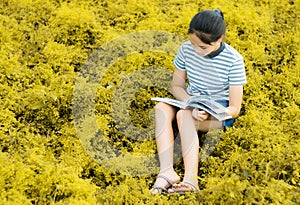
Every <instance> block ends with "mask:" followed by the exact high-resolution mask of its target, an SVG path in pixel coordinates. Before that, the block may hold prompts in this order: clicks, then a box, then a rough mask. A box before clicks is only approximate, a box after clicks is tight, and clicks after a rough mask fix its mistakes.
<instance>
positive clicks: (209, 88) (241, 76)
mask: <svg viewBox="0 0 300 205" xmlns="http://www.w3.org/2000/svg"><path fill="white" fill-rule="evenodd" d="M174 65H175V67H176V68H177V69H179V70H183V71H186V72H187V77H188V81H189V83H188V87H187V92H188V94H190V95H202V96H203V97H205V98H209V99H215V100H229V85H242V84H245V83H246V74H245V67H244V60H243V57H242V56H241V55H240V54H239V53H238V52H237V51H236V50H235V49H234V48H232V47H231V46H230V45H228V44H226V43H224V42H222V46H221V48H220V49H219V51H217V52H216V53H215V54H213V55H208V56H199V55H198V54H197V53H196V52H195V50H194V49H193V47H192V45H191V43H190V42H186V43H184V44H183V45H181V47H180V48H179V51H178V53H177V55H176V57H175V59H174Z"/></svg>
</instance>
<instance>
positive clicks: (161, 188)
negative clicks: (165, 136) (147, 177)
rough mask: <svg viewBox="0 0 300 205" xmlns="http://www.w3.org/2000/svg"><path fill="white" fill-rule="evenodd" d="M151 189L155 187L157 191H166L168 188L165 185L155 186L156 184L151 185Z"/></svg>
mask: <svg viewBox="0 0 300 205" xmlns="http://www.w3.org/2000/svg"><path fill="white" fill-rule="evenodd" d="M152 189H156V190H157V191H158V192H160V191H163V192H168V190H167V189H166V188H165V187H162V186H157V185H153V186H152Z"/></svg>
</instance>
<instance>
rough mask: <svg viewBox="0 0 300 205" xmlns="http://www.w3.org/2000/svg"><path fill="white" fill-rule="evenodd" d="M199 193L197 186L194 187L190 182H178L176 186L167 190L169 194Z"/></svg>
mask: <svg viewBox="0 0 300 205" xmlns="http://www.w3.org/2000/svg"><path fill="white" fill-rule="evenodd" d="M196 192H199V188H198V186H195V185H194V184H192V183H190V182H180V183H177V184H174V185H173V186H172V188H170V189H168V193H169V194H175V193H177V194H180V195H181V194H186V193H196Z"/></svg>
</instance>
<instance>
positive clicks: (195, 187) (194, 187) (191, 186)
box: [180, 181, 199, 191]
mask: <svg viewBox="0 0 300 205" xmlns="http://www.w3.org/2000/svg"><path fill="white" fill-rule="evenodd" d="M180 183H181V184H187V185H189V186H190V188H191V189H192V191H196V190H199V188H198V187H197V186H195V185H194V184H192V183H191V182H187V181H183V182H180Z"/></svg>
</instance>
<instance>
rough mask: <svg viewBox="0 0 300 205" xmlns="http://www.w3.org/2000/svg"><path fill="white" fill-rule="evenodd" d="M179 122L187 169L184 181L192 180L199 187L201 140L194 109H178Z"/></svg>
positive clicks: (185, 167)
mask: <svg viewBox="0 0 300 205" xmlns="http://www.w3.org/2000/svg"><path fill="white" fill-rule="evenodd" d="M177 123H178V128H179V133H180V138H181V147H182V155H183V162H184V169H185V172H184V178H183V181H187V182H190V183H192V184H194V185H195V186H196V187H198V179H197V176H198V153H199V140H198V133H197V129H196V125H195V120H194V118H193V117H192V111H191V110H180V111H178V112H177Z"/></svg>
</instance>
